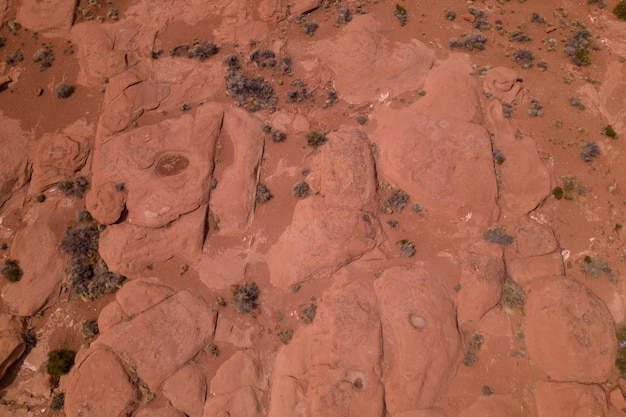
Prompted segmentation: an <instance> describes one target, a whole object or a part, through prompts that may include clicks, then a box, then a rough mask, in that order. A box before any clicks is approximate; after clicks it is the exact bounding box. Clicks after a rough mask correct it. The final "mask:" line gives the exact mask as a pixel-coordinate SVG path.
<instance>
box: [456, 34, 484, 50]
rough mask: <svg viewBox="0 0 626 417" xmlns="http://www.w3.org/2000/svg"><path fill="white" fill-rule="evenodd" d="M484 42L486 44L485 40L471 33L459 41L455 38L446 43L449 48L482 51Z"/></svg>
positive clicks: (479, 35)
mask: <svg viewBox="0 0 626 417" xmlns="http://www.w3.org/2000/svg"><path fill="white" fill-rule="evenodd" d="M485 42H487V38H485V37H484V36H483V35H481V34H480V33H473V34H471V35H467V36H465V38H463V40H459V39H457V38H451V39H450V40H449V41H448V44H449V45H450V48H465V49H467V50H468V51H473V50H474V49H476V50H479V51H482V50H483V49H485Z"/></svg>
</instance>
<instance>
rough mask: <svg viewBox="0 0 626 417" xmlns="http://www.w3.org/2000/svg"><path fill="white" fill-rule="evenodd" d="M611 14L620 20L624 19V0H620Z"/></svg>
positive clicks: (625, 17)
mask: <svg viewBox="0 0 626 417" xmlns="http://www.w3.org/2000/svg"><path fill="white" fill-rule="evenodd" d="M613 14H615V16H617V18H618V19H620V20H626V0H622V1H620V2H619V3H617V5H616V6H615V8H614V9H613Z"/></svg>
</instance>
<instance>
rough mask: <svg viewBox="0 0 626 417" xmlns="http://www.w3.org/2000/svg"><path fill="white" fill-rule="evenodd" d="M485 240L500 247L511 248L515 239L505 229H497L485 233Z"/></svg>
mask: <svg viewBox="0 0 626 417" xmlns="http://www.w3.org/2000/svg"><path fill="white" fill-rule="evenodd" d="M483 240H485V241H487V242H489V243H495V244H497V245H500V246H509V245H510V244H511V243H513V241H514V240H515V239H514V238H513V236H511V235H509V234H507V233H506V231H505V230H504V229H503V228H501V227H496V228H492V229H489V230H487V231H486V232H485V233H483Z"/></svg>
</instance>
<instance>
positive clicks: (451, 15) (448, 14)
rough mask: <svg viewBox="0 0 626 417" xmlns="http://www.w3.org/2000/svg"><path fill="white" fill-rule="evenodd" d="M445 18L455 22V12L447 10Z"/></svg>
mask: <svg viewBox="0 0 626 417" xmlns="http://www.w3.org/2000/svg"><path fill="white" fill-rule="evenodd" d="M444 16H445V17H446V19H447V20H449V21H453V20H454V19H456V13H455V12H454V10H446V14H445V15H444Z"/></svg>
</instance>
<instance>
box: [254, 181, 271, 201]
mask: <svg viewBox="0 0 626 417" xmlns="http://www.w3.org/2000/svg"><path fill="white" fill-rule="evenodd" d="M272 197H273V196H272V193H271V192H270V189H269V188H267V185H264V184H261V183H259V184H257V186H256V195H255V197H254V201H255V202H256V203H257V204H263V203H267V202H268V201H270V200H271V199H272Z"/></svg>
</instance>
